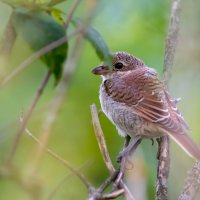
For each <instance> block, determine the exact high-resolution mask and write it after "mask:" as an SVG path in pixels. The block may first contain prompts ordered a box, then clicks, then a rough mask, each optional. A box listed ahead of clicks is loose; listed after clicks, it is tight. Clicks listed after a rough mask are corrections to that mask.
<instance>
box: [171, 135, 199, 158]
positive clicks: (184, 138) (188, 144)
mask: <svg viewBox="0 0 200 200" xmlns="http://www.w3.org/2000/svg"><path fill="white" fill-rule="evenodd" d="M168 134H169V135H170V136H171V137H172V139H174V140H175V142H176V143H177V144H178V145H179V146H180V147H181V148H182V149H183V150H184V151H185V152H186V153H187V154H188V155H189V156H191V157H192V158H194V159H196V160H198V161H200V146H198V145H197V144H196V143H195V142H194V141H193V140H192V139H191V138H190V137H189V136H188V135H187V134H186V133H182V134H178V133H168Z"/></svg>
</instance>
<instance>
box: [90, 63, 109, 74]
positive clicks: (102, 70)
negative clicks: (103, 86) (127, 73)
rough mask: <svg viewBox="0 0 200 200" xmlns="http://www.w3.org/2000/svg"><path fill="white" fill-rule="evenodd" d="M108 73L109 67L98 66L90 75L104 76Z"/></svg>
mask: <svg viewBox="0 0 200 200" xmlns="http://www.w3.org/2000/svg"><path fill="white" fill-rule="evenodd" d="M109 72H110V69H109V67H108V66H104V65H101V66H98V67H96V68H94V69H93V70H92V73H93V74H95V75H106V74H108V73H109Z"/></svg>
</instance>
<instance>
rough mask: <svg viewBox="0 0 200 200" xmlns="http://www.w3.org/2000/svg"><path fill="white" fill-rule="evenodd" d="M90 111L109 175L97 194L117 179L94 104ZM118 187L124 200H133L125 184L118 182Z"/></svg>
mask: <svg viewBox="0 0 200 200" xmlns="http://www.w3.org/2000/svg"><path fill="white" fill-rule="evenodd" d="M90 109H91V115H92V123H93V127H94V132H95V135H96V138H97V142H98V145H99V148H100V152H101V155H102V157H103V160H104V162H105V165H106V167H107V169H108V170H109V172H110V174H111V176H110V177H109V178H108V180H107V181H105V182H104V183H103V184H102V185H101V186H100V188H99V190H97V191H98V192H102V191H103V190H104V189H105V188H106V187H107V186H108V185H110V184H111V183H112V182H113V179H116V178H117V172H116V169H115V168H114V166H113V164H112V161H111V159H110V156H109V153H108V148H107V145H106V141H105V138H104V134H103V131H102V128H101V125H100V122H99V118H98V112H97V108H96V106H95V104H92V105H91V106H90ZM119 186H120V189H124V193H123V194H124V198H125V200H134V199H135V198H134V197H133V195H132V194H131V192H130V191H129V189H128V188H127V186H126V184H125V183H124V182H123V181H122V180H121V181H120V184H119ZM98 194H99V193H98ZM90 197H91V196H90ZM89 199H94V198H89ZM89 199H88V200H89Z"/></svg>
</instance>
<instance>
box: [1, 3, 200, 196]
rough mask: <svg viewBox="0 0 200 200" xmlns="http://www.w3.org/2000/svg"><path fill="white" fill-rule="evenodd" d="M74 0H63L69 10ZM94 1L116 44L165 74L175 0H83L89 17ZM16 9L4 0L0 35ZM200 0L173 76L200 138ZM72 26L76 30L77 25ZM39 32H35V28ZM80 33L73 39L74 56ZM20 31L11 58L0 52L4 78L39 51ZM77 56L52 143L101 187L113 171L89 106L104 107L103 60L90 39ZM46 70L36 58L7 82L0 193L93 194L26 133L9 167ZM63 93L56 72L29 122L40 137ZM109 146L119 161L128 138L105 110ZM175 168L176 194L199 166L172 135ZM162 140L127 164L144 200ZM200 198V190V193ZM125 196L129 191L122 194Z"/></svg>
mask: <svg viewBox="0 0 200 200" xmlns="http://www.w3.org/2000/svg"><path fill="white" fill-rule="evenodd" d="M72 3H73V1H72V0H67V1H66V2H64V3H62V4H59V5H58V8H59V9H61V10H62V11H63V13H64V15H67V14H68V10H69V8H70V6H71V5H72ZM94 7H95V12H94V16H93V18H92V21H91V26H92V27H94V28H95V29H96V30H97V31H98V32H99V33H100V34H101V36H102V37H103V38H104V40H105V41H106V43H107V45H108V46H109V48H110V49H111V51H113V52H115V51H127V52H129V53H131V54H133V55H135V56H136V57H139V58H140V59H142V60H143V61H144V62H145V63H146V64H147V65H148V66H149V67H152V68H155V69H156V70H157V71H158V72H159V73H160V74H161V75H162V68H163V57H164V50H165V38H166V34H167V30H168V23H169V15H170V1H159V0H154V1H153V0H152V1H149V0H141V1H132V0H127V1H126V3H125V2H124V1H120V0H111V1H107V0H101V1H95V0H83V1H82V2H81V4H80V5H79V7H78V8H77V10H76V12H75V14H74V15H75V16H77V17H80V18H83V19H84V18H86V17H87V16H88V15H89V12H91V9H92V8H94ZM11 12H12V10H11V8H10V7H9V6H7V5H6V4H4V3H2V2H0V20H1V23H0V38H2V37H3V34H4V30H5V27H6V24H7V23H8V19H9V16H10V14H11ZM199 19H200V2H199V1H183V2H182V10H181V22H180V24H181V25H180V37H179V43H178V47H177V51H176V55H175V62H174V66H173V68H172V78H171V80H170V92H171V94H172V96H173V97H181V98H182V101H181V102H180V103H179V108H180V110H181V112H182V114H183V116H184V118H185V120H186V121H187V122H188V124H189V126H190V128H191V131H190V133H189V134H190V135H191V137H192V138H193V139H194V140H195V141H196V142H197V143H200V126H199V121H200V103H199V102H200V92H199V90H200V89H199V88H200V45H199V44H200V21H199ZM72 29H73V28H72V27H71V25H70V28H69V31H68V32H71V31H72ZM33 34H34V33H33ZM73 44H74V39H71V40H70V41H69V55H70V54H71V51H72V49H71V47H72V46H73ZM32 53H33V52H32V50H31V49H30V48H29V46H28V45H27V44H26V43H25V42H24V41H23V39H21V38H17V40H16V42H15V45H14V48H13V50H12V55H11V57H10V59H9V61H7V64H6V65H5V60H4V58H2V57H1V58H0V78H1V80H3V78H5V76H7V75H8V74H9V73H10V72H12V71H13V70H14V69H15V68H16V67H17V66H18V65H19V64H20V63H22V62H23V61H24V60H25V59H26V58H27V57H28V56H30V55H31V54H32ZM80 54H81V55H80V59H78V60H77V62H76V64H75V66H76V70H75V73H74V75H73V77H72V80H71V81H70V84H69V87H68V90H67V92H66V94H65V98H64V101H63V103H62V105H61V108H60V110H59V112H58V113H57V116H56V119H55V121H54V123H53V124H52V127H51V130H50V134H49V136H48V143H47V146H48V148H50V149H51V150H53V151H54V152H56V153H57V154H59V155H60V156H62V158H64V159H66V160H67V161H69V162H70V163H71V164H72V165H73V166H74V168H76V169H79V170H80V172H81V173H83V174H84V175H85V176H86V178H87V179H88V180H89V181H90V182H91V183H92V184H93V185H94V186H95V187H98V186H99V185H100V184H101V183H102V182H103V181H104V180H105V179H106V177H108V174H109V173H108V171H107V169H106V167H105V164H104V163H103V161H102V157H101V155H100V151H99V148H98V145H97V141H96V138H95V135H94V130H93V127H92V122H91V114H90V105H91V104H93V103H95V104H96V105H97V107H98V109H100V105H99V99H98V89H99V85H100V83H101V79H100V77H97V76H94V75H93V74H91V69H93V68H94V67H95V66H97V65H99V64H100V62H101V61H100V60H99V58H98V57H97V55H96V53H95V50H94V49H93V48H92V46H91V45H90V44H89V43H88V42H87V41H84V46H83V49H82V51H81V53H80ZM45 72H46V67H44V64H43V63H42V62H41V61H40V60H37V61H35V62H34V63H33V64H31V65H30V66H29V67H27V68H26V69H25V70H23V71H22V72H21V73H20V74H18V75H17V76H16V77H15V78H13V79H12V80H10V81H9V82H8V83H7V84H6V85H4V86H3V87H1V88H0V163H1V167H0V171H1V175H0V188H1V192H0V199H2V200H8V199H20V200H24V199H42V200H43V199H45V200H46V199H86V197H87V190H86V188H85V186H84V185H83V184H82V183H81V181H80V180H79V179H78V178H77V177H76V176H75V175H73V174H71V172H70V171H69V170H68V169H67V168H66V167H65V166H63V165H62V163H61V162H59V161H58V160H56V159H54V158H52V157H51V156H49V155H48V154H47V153H44V155H42V156H41V158H39V159H38V158H37V151H38V148H39V146H38V144H36V143H35V141H34V140H33V139H32V138H31V137H29V136H28V135H26V134H23V136H22V138H21V140H20V143H19V147H18V148H17V151H16V154H15V156H14V158H13V163H14V166H15V168H13V169H7V168H5V167H4V161H5V160H6V158H7V156H8V154H9V152H10V150H11V146H12V144H13V141H14V137H15V133H16V130H17V128H18V127H19V126H20V122H19V117H20V115H21V113H22V112H25V111H26V110H27V108H28V107H29V105H30V104H31V102H32V100H33V97H34V95H35V93H36V90H37V88H38V87H39V85H40V82H41V79H42V78H43V76H44V74H45ZM55 95H56V88H55V87H54V86H53V78H52V79H51V80H50V82H49V84H48V85H47V87H46V88H45V92H44V94H43V95H42V97H41V99H40V101H39V103H38V105H37V106H36V109H35V110H34V113H33V116H32V117H31V119H30V120H29V122H28V125H27V127H28V129H29V130H30V131H31V132H32V133H33V134H34V135H35V136H37V137H38V138H40V136H41V135H42V131H43V127H44V122H45V119H46V118H47V117H48V111H49V110H50V109H51V107H50V102H51V101H52V99H53V98H55ZM100 121H101V125H102V128H103V131H104V134H105V138H106V142H107V145H108V148H109V153H110V156H111V158H112V161H113V163H114V164H115V166H116V167H117V164H116V161H115V159H116V156H117V155H118V153H119V151H120V150H121V147H122V145H123V141H124V139H123V138H121V137H120V136H119V135H118V134H117V131H116V130H115V127H114V126H113V125H112V124H111V123H110V122H109V121H108V119H106V117H105V116H104V115H103V114H101V115H100ZM170 150H171V167H170V176H169V199H177V197H178V195H179V194H180V192H181V189H182V187H183V185H184V179H185V177H186V176H187V171H188V170H189V169H191V167H192V166H193V160H192V159H191V158H189V157H188V156H187V155H186V154H185V153H184V152H183V151H182V150H181V149H180V148H179V147H178V146H177V145H176V144H175V143H174V142H173V141H172V142H171V149H170ZM156 153H157V143H155V144H154V145H153V146H152V143H151V141H150V140H145V141H143V142H142V144H141V145H140V147H139V148H138V149H137V152H136V153H135V154H134V156H133V159H132V160H133V161H132V162H133V168H132V169H131V170H128V171H127V176H126V179H127V183H128V185H129V187H130V188H131V190H132V191H133V194H134V196H135V197H136V199H138V200H147V199H154V196H155V180H156V169H157V160H156ZM197 198H200V195H199V197H197ZM118 199H122V198H118Z"/></svg>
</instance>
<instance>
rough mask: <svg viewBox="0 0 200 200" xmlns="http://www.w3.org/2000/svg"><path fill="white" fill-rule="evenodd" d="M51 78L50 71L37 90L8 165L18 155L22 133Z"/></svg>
mask: <svg viewBox="0 0 200 200" xmlns="http://www.w3.org/2000/svg"><path fill="white" fill-rule="evenodd" d="M50 76H51V72H50V71H48V72H47V73H46V74H45V76H44V78H43V80H42V82H41V84H40V87H39V88H38V90H37V93H36V95H35V98H34V99H33V102H32V104H31V106H30V108H29V109H28V111H27V113H26V115H25V117H24V120H23V122H22V124H21V126H20V128H19V129H18V131H17V133H16V137H15V140H14V143H13V145H12V148H11V152H10V154H9V156H8V159H7V162H8V163H10V162H11V161H12V159H13V157H14V155H15V153H16V150H17V147H18V145H19V141H20V138H21V136H22V133H23V131H24V129H25V127H26V124H27V123H28V120H29V119H30V117H31V115H32V113H33V110H34V109H35V107H36V104H37V103H38V101H39V99H40V97H41V95H42V93H43V91H44V88H45V86H46V85H47V83H48V80H49V78H50Z"/></svg>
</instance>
